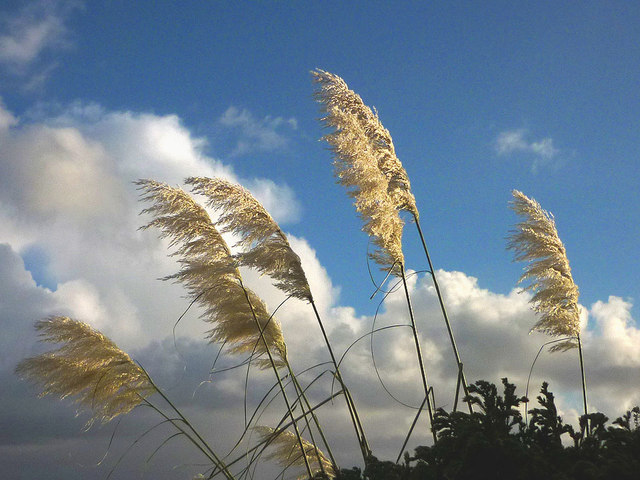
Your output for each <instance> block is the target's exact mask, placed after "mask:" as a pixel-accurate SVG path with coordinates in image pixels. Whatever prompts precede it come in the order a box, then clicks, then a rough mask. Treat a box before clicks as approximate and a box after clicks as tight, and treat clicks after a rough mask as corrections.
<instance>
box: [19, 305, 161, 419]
mask: <svg viewBox="0 0 640 480" xmlns="http://www.w3.org/2000/svg"><path fill="white" fill-rule="evenodd" d="M36 329H37V330H38V331H39V332H40V336H41V337H42V338H41V341H43V342H50V343H62V344H63V345H62V346H61V347H60V348H58V349H57V350H53V351H50V352H47V353H43V354H41V355H38V356H35V357H31V358H27V359H25V360H23V361H21V362H20V363H19V364H18V366H17V367H16V373H17V374H18V375H20V376H22V377H23V378H25V379H28V380H30V381H32V382H34V383H38V384H40V385H41V386H42V387H43V390H42V393H41V396H45V395H57V396H59V397H60V398H61V399H62V398H66V397H76V402H77V403H79V404H80V406H81V407H82V409H84V410H88V411H91V412H92V413H93V417H92V419H91V420H90V422H89V424H91V423H93V421H95V420H100V421H101V422H103V423H106V422H109V421H110V420H112V419H113V418H115V417H117V416H118V415H122V414H124V413H128V412H130V411H131V410H132V409H133V408H134V407H136V406H137V405H139V404H140V403H141V402H142V401H143V400H144V398H145V397H147V396H149V395H151V394H153V393H154V392H155V391H156V389H155V388H154V387H153V385H152V384H151V382H150V381H149V378H148V377H147V374H146V373H145V372H144V371H143V370H142V368H140V366H138V365H137V364H136V363H134V362H133V360H131V358H130V357H129V355H127V354H126V353H125V352H123V351H122V350H120V349H119V348H118V346H117V345H116V344H115V343H113V342H112V341H111V340H109V339H108V338H107V337H105V336H104V335H103V334H102V333H100V332H98V331H96V330H94V329H92V328H91V327H90V326H89V325H87V324H86V323H82V322H79V321H77V320H73V319H71V318H68V317H51V318H48V319H47V320H41V321H39V322H37V323H36Z"/></svg>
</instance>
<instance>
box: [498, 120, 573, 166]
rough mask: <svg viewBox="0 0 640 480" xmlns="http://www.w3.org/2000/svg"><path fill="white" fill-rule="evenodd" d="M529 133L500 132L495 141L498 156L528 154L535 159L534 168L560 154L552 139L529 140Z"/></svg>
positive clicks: (518, 131)
mask: <svg viewBox="0 0 640 480" xmlns="http://www.w3.org/2000/svg"><path fill="white" fill-rule="evenodd" d="M528 136H529V132H528V131H527V130H525V129H518V130H506V131H504V132H500V133H499V134H498V136H497V138H496V140H495V150H496V152H497V153H498V155H508V154H511V153H526V154H529V155H530V156H532V157H533V164H532V168H533V169H534V170H535V169H536V168H538V167H540V166H542V165H544V164H547V163H549V162H550V161H551V160H552V159H554V158H556V157H557V156H558V154H559V153H560V150H558V149H557V148H556V147H555V146H554V145H553V139H552V138H550V137H547V138H543V139H541V140H537V141H530V140H528Z"/></svg>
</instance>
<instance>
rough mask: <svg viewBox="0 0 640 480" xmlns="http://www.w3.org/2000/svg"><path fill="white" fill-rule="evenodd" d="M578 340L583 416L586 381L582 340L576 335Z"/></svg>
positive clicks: (585, 406)
mask: <svg viewBox="0 0 640 480" xmlns="http://www.w3.org/2000/svg"><path fill="white" fill-rule="evenodd" d="M576 337H577V338H578V356H579V357H580V374H581V376H582V401H583V402H584V414H585V416H586V415H588V413H589V411H588V409H587V380H586V377H585V374H584V358H583V357H582V340H580V334H578V335H576ZM589 434H590V431H589V420H587V436H589Z"/></svg>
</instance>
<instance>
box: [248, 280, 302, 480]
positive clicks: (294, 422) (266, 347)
mask: <svg viewBox="0 0 640 480" xmlns="http://www.w3.org/2000/svg"><path fill="white" fill-rule="evenodd" d="M240 287H241V288H242V291H243V292H244V296H245V297H246V299H247V303H248V304H249V308H250V309H251V314H252V315H253V318H254V320H255V321H256V326H257V327H258V331H259V332H260V338H261V339H262V342H263V343H264V348H265V350H266V351H267V355H268V357H269V362H270V363H271V367H272V368H273V373H274V374H275V376H276V379H277V381H278V386H279V387H280V391H281V392H282V398H283V399H284V403H285V405H286V407H287V411H288V412H289V416H290V417H291V420H292V422H293V429H294V431H295V434H296V438H297V439H298V444H299V445H300V452H301V454H302V458H303V459H304V465H305V468H306V469H307V473H308V474H309V478H311V477H313V474H312V473H311V466H310V465H309V459H308V458H307V453H306V452H305V449H304V445H303V443H302V437H301V436H300V431H299V429H298V424H297V423H296V421H295V420H294V417H293V411H292V409H291V403H290V402H289V397H288V396H287V392H286V390H285V388H284V385H283V384H282V379H281V378H280V373H279V372H278V368H277V367H276V363H275V361H274V360H273V355H271V349H270V348H269V345H268V344H267V339H266V338H265V337H264V331H263V328H262V327H261V326H260V322H259V321H258V317H257V316H256V313H255V311H254V309H253V305H252V304H251V299H250V298H249V294H248V293H247V289H246V288H245V287H244V285H243V284H242V281H240ZM285 363H288V362H286V359H285Z"/></svg>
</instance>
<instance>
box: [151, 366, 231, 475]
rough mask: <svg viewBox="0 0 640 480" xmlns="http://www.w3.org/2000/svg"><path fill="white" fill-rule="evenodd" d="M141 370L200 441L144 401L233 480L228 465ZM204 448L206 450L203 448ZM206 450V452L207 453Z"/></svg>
mask: <svg viewBox="0 0 640 480" xmlns="http://www.w3.org/2000/svg"><path fill="white" fill-rule="evenodd" d="M143 371H144V372H145V375H146V376H147V378H148V379H149V382H150V383H151V385H152V386H153V387H154V388H155V390H156V392H158V394H159V395H160V396H161V397H162V398H163V399H164V401H165V402H167V403H168V404H169V406H170V407H171V408H172V409H173V411H174V412H176V413H177V414H178V416H179V417H180V420H181V421H182V422H183V423H184V424H185V425H186V426H187V427H189V430H191V432H193V434H194V435H195V436H196V438H197V439H198V440H199V441H200V442H201V443H202V445H201V444H199V443H198V442H196V441H195V439H194V438H193V437H192V436H191V435H189V433H187V432H186V431H185V430H184V429H183V428H181V427H180V426H179V425H177V424H176V423H175V420H174V419H172V418H169V417H168V416H167V415H165V414H164V412H162V411H161V410H160V409H159V408H158V407H156V406H155V405H154V404H152V403H151V402H150V401H149V400H146V399H145V402H146V404H147V405H149V406H150V407H151V408H152V409H154V410H155V411H156V412H158V413H159V414H160V415H161V416H163V417H164V418H165V419H167V420H168V421H169V422H171V424H172V425H173V426H174V427H176V428H177V429H178V430H180V432H182V433H184V435H185V436H186V437H187V438H188V439H189V440H190V441H191V443H193V444H194V445H195V446H196V447H197V448H198V449H199V450H200V451H201V452H202V453H204V455H205V456H206V457H207V458H209V460H211V461H212V462H213V463H214V464H215V465H216V467H217V468H219V469H220V471H222V473H223V474H224V476H225V477H227V480H235V477H234V476H233V475H232V474H231V472H229V470H228V466H227V465H225V463H224V462H223V461H222V460H221V459H220V457H218V455H216V453H215V452H214V451H213V449H212V448H211V447H210V446H209V444H208V443H207V442H206V441H205V440H204V439H203V438H202V437H201V436H200V434H199V433H198V432H197V430H196V429H195V428H194V427H193V425H191V422H189V420H187V419H186V418H185V416H184V415H183V414H182V412H180V410H178V408H177V407H176V406H175V405H174V404H173V402H172V401H171V400H169V398H167V396H166V395H165V394H164V393H163V392H162V390H160V389H159V388H158V386H157V385H156V384H155V383H154V382H153V380H152V379H151V377H150V376H149V374H148V373H147V372H146V370H144V369H143ZM205 449H206V450H205ZM207 451H208V453H207Z"/></svg>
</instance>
